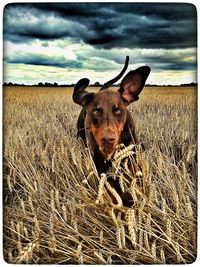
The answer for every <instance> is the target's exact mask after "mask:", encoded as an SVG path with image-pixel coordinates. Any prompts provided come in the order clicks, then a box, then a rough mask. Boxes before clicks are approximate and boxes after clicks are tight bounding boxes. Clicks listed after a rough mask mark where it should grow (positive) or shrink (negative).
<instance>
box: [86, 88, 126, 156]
mask: <svg viewBox="0 0 200 267" xmlns="http://www.w3.org/2000/svg"><path fill="white" fill-rule="evenodd" d="M126 112H127V111H126V105H125V103H124V102H123V101H122V99H121V97H120V94H119V93H118V92H115V91H113V90H109V89H108V90H105V91H100V92H99V93H97V97H96V98H94V101H93V103H92V105H90V106H89V107H88V109H87V114H88V116H89V129H90V133H91V135H92V136H93V137H94V140H95V142H96V144H97V146H98V147H99V150H100V152H101V154H102V156H103V157H104V158H105V159H107V158H108V157H109V156H110V155H111V154H113V153H114V152H115V149H116V145H117V144H118V143H119V139H120V135H121V133H122V131H123V127H124V124H125V121H126Z"/></svg>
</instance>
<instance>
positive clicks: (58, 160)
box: [3, 87, 197, 264]
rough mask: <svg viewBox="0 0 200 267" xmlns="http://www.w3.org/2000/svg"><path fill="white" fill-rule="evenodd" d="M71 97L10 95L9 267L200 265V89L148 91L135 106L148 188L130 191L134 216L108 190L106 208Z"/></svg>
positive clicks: (6, 150) (57, 92)
mask: <svg viewBox="0 0 200 267" xmlns="http://www.w3.org/2000/svg"><path fill="white" fill-rule="evenodd" d="M91 90H92V89H91ZM71 93H72V89H71V88H68V89H64V88H39V87H38V88H33V87H4V99H3V119H4V129H3V135H4V144H3V159H4V167H3V187H4V188H3V197H4V211H3V212H4V213H3V214H4V216H3V217H4V225H3V226H4V227H3V233H4V259H5V260H6V261H7V262H9V263H38V264H39V263H43V264H50V263H57V264H58V263H63V264H134V263H148V264H149V263H150V264H154V263H192V262H194V261H195V259H196V253H197V88H196V87H163V88H162V87H155V88H153V87H146V88H145V89H144V91H143V92H142V94H141V97H140V100H139V101H137V102H136V103H133V104H131V105H130V106H129V110H130V111H131V112H132V114H133V117H134V118H135V122H136V133H137V136H138V139H139V143H140V144H141V143H142V145H143V147H144V149H141V146H140V144H139V145H138V146H137V155H136V159H137V162H138V164H139V165H140V166H141V168H142V172H143V178H142V182H141V184H140V187H138V186H135V187H134V186H133V187H132V188H131V190H132V191H131V192H132V195H133V197H134V199H135V203H134V206H133V207H132V208H130V209H125V208H123V207H121V208H119V207H118V208H117V207H115V206H112V203H109V200H108V198H107V195H106V192H105V189H104V188H103V189H102V190H104V191H103V193H101V194H103V195H102V196H101V198H100V188H99V187H100V186H99V182H100V177H99V176H98V175H97V173H96V170H95V167H94V165H93V163H92V160H91V154H90V151H89V150H88V149H85V148H84V147H83V145H82V143H81V141H80V140H78V139H77V138H76V121H77V118H78V114H79V111H80V107H79V106H78V105H76V104H74V103H73V102H72V100H71ZM122 175H124V174H122ZM127 175H130V174H127ZM132 179H133V181H135V180H136V179H137V177H132ZM101 180H102V179H101ZM97 199H99V200H100V201H99V203H98V201H96V200H97Z"/></svg>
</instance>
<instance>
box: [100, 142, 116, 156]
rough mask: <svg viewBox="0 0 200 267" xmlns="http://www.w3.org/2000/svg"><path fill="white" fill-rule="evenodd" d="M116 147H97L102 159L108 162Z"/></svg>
mask: <svg viewBox="0 0 200 267" xmlns="http://www.w3.org/2000/svg"><path fill="white" fill-rule="evenodd" d="M115 150H116V146H109V145H107V146H99V151H100V152H101V154H102V156H103V158H104V159H105V160H108V159H110V158H111V157H112V155H113V154H114V153H115Z"/></svg>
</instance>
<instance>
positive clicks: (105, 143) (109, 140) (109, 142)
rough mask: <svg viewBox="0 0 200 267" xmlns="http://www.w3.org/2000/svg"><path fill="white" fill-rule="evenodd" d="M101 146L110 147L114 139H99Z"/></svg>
mask: <svg viewBox="0 0 200 267" xmlns="http://www.w3.org/2000/svg"><path fill="white" fill-rule="evenodd" d="M101 142H102V144H103V145H112V144H114V142H115V138H112V137H104V138H102V139H101Z"/></svg>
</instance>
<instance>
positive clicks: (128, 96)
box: [118, 66, 151, 104]
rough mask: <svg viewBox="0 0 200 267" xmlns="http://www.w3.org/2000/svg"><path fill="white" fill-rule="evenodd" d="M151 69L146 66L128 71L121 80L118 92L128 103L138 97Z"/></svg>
mask: <svg viewBox="0 0 200 267" xmlns="http://www.w3.org/2000/svg"><path fill="white" fill-rule="evenodd" d="M150 71H151V69H150V67H148V66H144V67H140V68H138V69H136V70H132V71H130V72H129V73H128V74H127V75H126V76H125V77H124V78H123V80H122V82H121V84H120V89H119V90H118V92H119V93H120V94H121V96H122V98H123V99H124V100H126V102H127V103H128V104H130V103H132V102H133V101H137V100H138V99H139V94H140V93H141V91H142V89H143V87H144V85H145V82H146V79H147V77H148V75H149V73H150Z"/></svg>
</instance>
